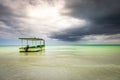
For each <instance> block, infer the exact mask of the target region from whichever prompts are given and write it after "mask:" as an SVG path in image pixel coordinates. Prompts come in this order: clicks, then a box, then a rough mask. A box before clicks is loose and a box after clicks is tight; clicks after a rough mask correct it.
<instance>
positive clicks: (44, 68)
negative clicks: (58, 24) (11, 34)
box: [0, 46, 120, 80]
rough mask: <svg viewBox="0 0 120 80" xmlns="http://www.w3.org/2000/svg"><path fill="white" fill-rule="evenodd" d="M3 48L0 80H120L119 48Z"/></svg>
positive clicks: (0, 56)
mask: <svg viewBox="0 0 120 80" xmlns="http://www.w3.org/2000/svg"><path fill="white" fill-rule="evenodd" d="M18 48H19V47H18V46H1V47H0V80H120V46H46V49H45V50H43V51H42V52H36V53H19V49H18Z"/></svg>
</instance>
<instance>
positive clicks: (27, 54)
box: [20, 49, 45, 56]
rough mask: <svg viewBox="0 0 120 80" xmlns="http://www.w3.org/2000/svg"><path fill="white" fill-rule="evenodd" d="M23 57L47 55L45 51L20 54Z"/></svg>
mask: <svg viewBox="0 0 120 80" xmlns="http://www.w3.org/2000/svg"><path fill="white" fill-rule="evenodd" d="M20 55H21V56H43V55H45V49H43V50H41V51H39V52H20Z"/></svg>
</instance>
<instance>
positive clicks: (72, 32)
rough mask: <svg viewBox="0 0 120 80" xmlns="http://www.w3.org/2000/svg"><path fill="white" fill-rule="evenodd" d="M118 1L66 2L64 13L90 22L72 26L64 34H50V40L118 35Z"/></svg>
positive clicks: (72, 0)
mask: <svg viewBox="0 0 120 80" xmlns="http://www.w3.org/2000/svg"><path fill="white" fill-rule="evenodd" d="M119 3H120V1H119V0H66V6H65V7H66V10H68V11H66V12H63V13H62V14H63V15H69V16H72V17H75V18H78V19H85V20H87V21H89V22H90V24H87V25H85V26H83V27H81V26H80V27H79V26H77V28H74V27H75V26H72V27H73V28H71V29H66V30H63V32H64V33H61V34H57V33H59V32H57V33H56V32H55V33H52V35H51V36H50V37H51V38H56V39H60V40H63V41H78V40H81V39H82V38H83V37H85V36H87V35H113V34H120V5H119Z"/></svg>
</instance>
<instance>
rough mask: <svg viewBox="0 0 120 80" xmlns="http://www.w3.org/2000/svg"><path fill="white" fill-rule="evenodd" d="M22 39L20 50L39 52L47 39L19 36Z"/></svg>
mask: <svg viewBox="0 0 120 80" xmlns="http://www.w3.org/2000/svg"><path fill="white" fill-rule="evenodd" d="M19 39H20V40H21V47H20V48H19V51H20V52H38V51H41V50H43V49H44V48H45V40H44V39H42V38H19Z"/></svg>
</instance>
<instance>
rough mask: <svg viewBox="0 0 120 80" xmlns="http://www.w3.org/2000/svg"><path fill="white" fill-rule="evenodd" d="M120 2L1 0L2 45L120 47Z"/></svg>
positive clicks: (0, 36)
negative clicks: (30, 41)
mask: <svg viewBox="0 0 120 80" xmlns="http://www.w3.org/2000/svg"><path fill="white" fill-rule="evenodd" d="M119 3H120V0H0V44H1V45H4V44H18V38H19V37H41V38H44V39H46V42H47V43H48V44H69V43H72V44H74V43H75V44H81V43H83V44H86V43H87V44H88V43H97V44H100V43H102V44H104V43H105V44H106V43H109V44H111V43H113V44H119V43H120V4H119Z"/></svg>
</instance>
